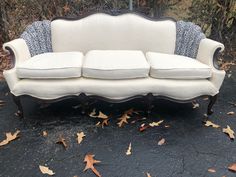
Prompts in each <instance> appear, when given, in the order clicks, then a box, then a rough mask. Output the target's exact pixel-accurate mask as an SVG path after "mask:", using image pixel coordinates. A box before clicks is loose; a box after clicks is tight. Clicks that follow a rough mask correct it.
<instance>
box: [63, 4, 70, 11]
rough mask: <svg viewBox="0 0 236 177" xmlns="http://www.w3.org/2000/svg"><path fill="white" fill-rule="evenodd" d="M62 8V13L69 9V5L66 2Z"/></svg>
mask: <svg viewBox="0 0 236 177" xmlns="http://www.w3.org/2000/svg"><path fill="white" fill-rule="evenodd" d="M62 8H63V10H64V13H67V12H69V11H70V7H69V5H68V3H66V5H65V6H64V7H62Z"/></svg>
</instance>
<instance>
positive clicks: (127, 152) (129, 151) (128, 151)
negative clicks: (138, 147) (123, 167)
mask: <svg viewBox="0 0 236 177" xmlns="http://www.w3.org/2000/svg"><path fill="white" fill-rule="evenodd" d="M131 149H132V147H131V143H129V147H128V149H127V151H126V155H131V154H132V152H131Z"/></svg>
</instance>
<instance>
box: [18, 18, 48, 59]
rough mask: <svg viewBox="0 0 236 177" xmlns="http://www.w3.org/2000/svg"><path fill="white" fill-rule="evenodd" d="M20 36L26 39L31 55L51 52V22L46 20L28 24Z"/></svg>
mask: <svg viewBox="0 0 236 177" xmlns="http://www.w3.org/2000/svg"><path fill="white" fill-rule="evenodd" d="M20 37H21V38H22V39H24V40H25V41H26V44H27V46H28V48H29V51H30V54H31V57H33V56H35V55H38V54H41V53H46V52H52V42H51V22H50V21H48V20H44V21H36V22H34V23H33V24H31V25H29V26H28V27H27V28H26V30H25V31H24V32H23V34H22V35H21V36H20Z"/></svg>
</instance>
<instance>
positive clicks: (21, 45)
mask: <svg viewBox="0 0 236 177" xmlns="http://www.w3.org/2000/svg"><path fill="white" fill-rule="evenodd" d="M3 50H4V51H6V52H8V53H9V54H10V60H11V69H9V70H4V71H3V75H4V77H5V79H6V81H7V85H8V86H9V88H10V90H11V91H12V90H13V89H14V86H15V85H16V83H17V82H18V81H19V80H20V79H19V78H18V77H17V74H16V68H15V67H16V66H17V65H18V64H19V63H21V62H22V61H25V60H27V59H29V58H30V57H31V55H30V52H29V49H28V46H27V44H26V42H25V40H24V39H15V40H13V41H10V42H7V43H5V44H3Z"/></svg>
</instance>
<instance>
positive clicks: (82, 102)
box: [79, 93, 88, 115]
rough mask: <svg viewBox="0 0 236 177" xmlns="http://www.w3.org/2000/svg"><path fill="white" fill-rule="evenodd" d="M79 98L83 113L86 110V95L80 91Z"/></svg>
mask: <svg viewBox="0 0 236 177" xmlns="http://www.w3.org/2000/svg"><path fill="white" fill-rule="evenodd" d="M79 100H80V102H81V113H82V114H83V115H84V114H86V113H87V112H88V97H87V96H86V95H85V94H84V93H81V94H80V95H79Z"/></svg>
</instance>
